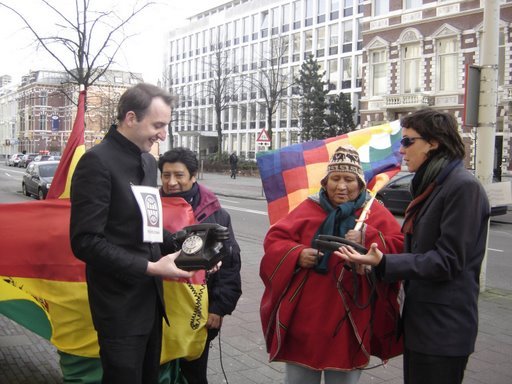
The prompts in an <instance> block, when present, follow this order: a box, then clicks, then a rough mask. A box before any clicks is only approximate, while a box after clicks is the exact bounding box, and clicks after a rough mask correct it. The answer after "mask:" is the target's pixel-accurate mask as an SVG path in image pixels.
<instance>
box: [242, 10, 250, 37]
mask: <svg viewBox="0 0 512 384" xmlns="http://www.w3.org/2000/svg"><path fill="white" fill-rule="evenodd" d="M242 22H243V39H242V41H243V42H244V43H246V42H248V41H249V33H250V25H249V16H247V17H244V18H243V20H242Z"/></svg>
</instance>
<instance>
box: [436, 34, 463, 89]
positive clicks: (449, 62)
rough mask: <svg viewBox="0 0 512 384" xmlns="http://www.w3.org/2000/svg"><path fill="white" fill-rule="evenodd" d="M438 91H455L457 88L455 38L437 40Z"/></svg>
mask: <svg viewBox="0 0 512 384" xmlns="http://www.w3.org/2000/svg"><path fill="white" fill-rule="evenodd" d="M436 45H437V59H438V64H439V65H438V66H439V69H438V72H437V75H438V79H439V91H455V90H457V88H458V65H457V56H458V53H457V39H456V38H455V37H453V38H447V39H440V40H438V41H437V44H436Z"/></svg>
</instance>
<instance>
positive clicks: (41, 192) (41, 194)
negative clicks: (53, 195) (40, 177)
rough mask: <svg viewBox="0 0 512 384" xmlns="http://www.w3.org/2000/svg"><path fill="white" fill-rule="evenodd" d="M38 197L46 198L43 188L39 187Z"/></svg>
mask: <svg viewBox="0 0 512 384" xmlns="http://www.w3.org/2000/svg"><path fill="white" fill-rule="evenodd" d="M37 198H38V199H39V200H44V193H43V190H42V189H41V188H39V189H38V190H37Z"/></svg>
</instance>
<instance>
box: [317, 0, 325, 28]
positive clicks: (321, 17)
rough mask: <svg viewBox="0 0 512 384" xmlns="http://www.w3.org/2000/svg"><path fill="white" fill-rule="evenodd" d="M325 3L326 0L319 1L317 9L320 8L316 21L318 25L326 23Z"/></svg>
mask: <svg viewBox="0 0 512 384" xmlns="http://www.w3.org/2000/svg"><path fill="white" fill-rule="evenodd" d="M325 1H326V0H317V7H318V17H317V19H316V21H317V23H323V22H324V21H325Z"/></svg>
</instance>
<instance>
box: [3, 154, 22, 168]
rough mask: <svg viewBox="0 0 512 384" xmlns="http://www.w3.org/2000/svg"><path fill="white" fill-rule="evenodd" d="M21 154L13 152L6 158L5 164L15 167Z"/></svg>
mask: <svg viewBox="0 0 512 384" xmlns="http://www.w3.org/2000/svg"><path fill="white" fill-rule="evenodd" d="M22 156H23V153H13V154H12V155H11V156H10V157H9V159H8V160H7V165H8V166H9V167H17V166H18V164H19V163H20V160H21V157H22Z"/></svg>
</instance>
